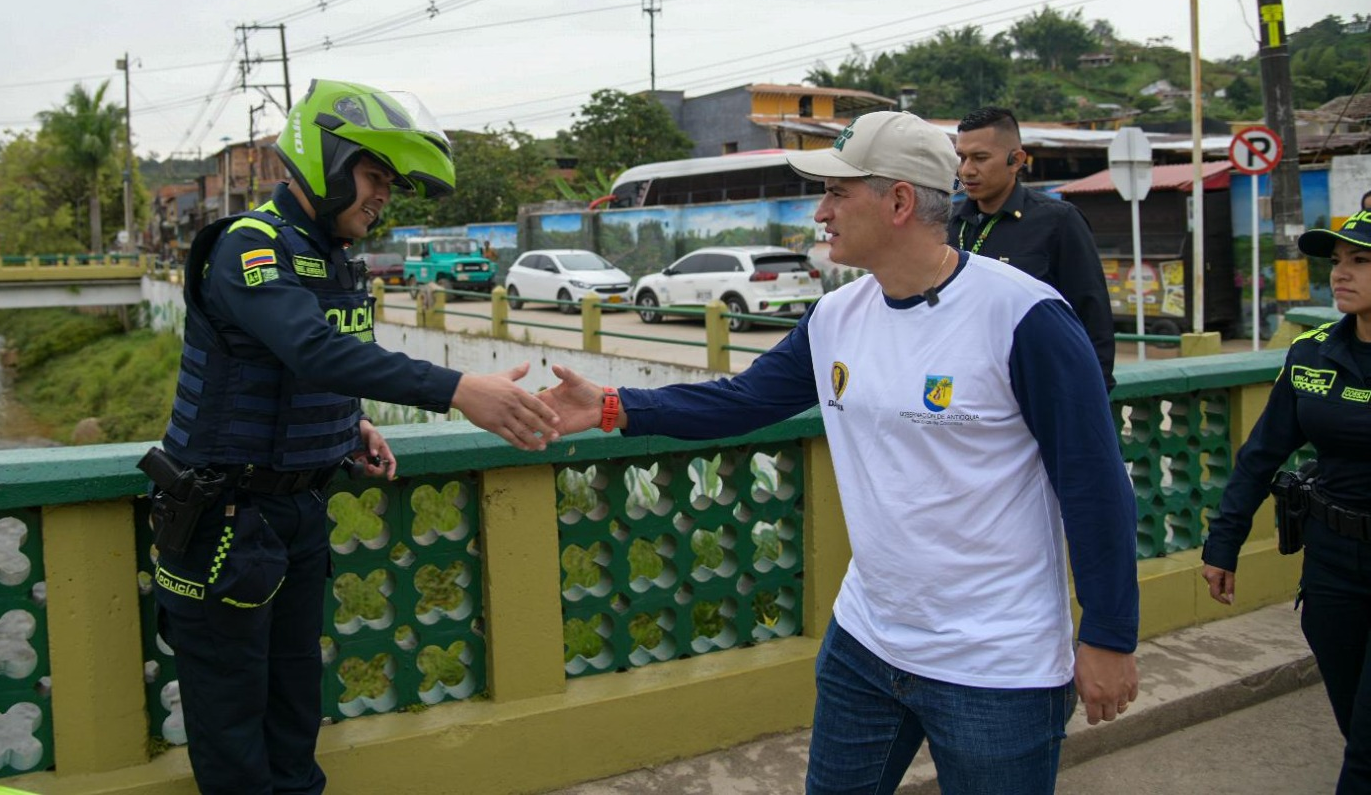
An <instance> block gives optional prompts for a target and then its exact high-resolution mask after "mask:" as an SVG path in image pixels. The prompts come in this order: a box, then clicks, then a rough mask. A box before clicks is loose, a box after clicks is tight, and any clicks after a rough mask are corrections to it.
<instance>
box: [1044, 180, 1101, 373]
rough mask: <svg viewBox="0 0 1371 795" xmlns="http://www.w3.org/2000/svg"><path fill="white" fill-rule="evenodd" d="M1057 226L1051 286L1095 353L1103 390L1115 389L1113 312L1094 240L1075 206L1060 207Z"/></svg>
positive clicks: (1065, 205)
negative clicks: (1062, 299) (1078, 323)
mask: <svg viewBox="0 0 1371 795" xmlns="http://www.w3.org/2000/svg"><path fill="white" fill-rule="evenodd" d="M1062 205H1063V209H1062V212H1061V216H1060V219H1059V222H1058V223H1057V224H1056V239H1055V241H1054V242H1055V245H1056V251H1055V252H1054V255H1053V257H1052V267H1053V268H1054V270H1055V272H1054V273H1053V274H1052V279H1053V281H1052V284H1054V285H1056V287H1057V291H1058V292H1060V293H1061V294H1062V297H1063V298H1065V299H1066V302H1067V303H1068V304H1070V305H1071V308H1072V309H1074V310H1075V311H1076V316H1077V317H1079V318H1080V320H1081V325H1083V326H1085V333H1086V336H1087V337H1089V338H1090V344H1091V346H1092V347H1093V348H1094V350H1095V359H1096V361H1098V362H1099V366H1100V371H1101V372H1102V373H1103V375H1104V380H1105V385H1106V386H1105V388H1106V390H1111V389H1113V388H1114V310H1113V307H1111V306H1110V304H1109V288H1108V286H1107V285H1106V284H1105V281H1104V266H1103V265H1101V264H1100V253H1099V250H1098V249H1096V248H1095V238H1094V236H1093V235H1091V233H1090V225H1089V224H1088V223H1086V220H1085V216H1083V215H1081V211H1080V210H1078V209H1076V207H1075V206H1074V205H1071V204H1067V203H1065V202H1063V203H1062Z"/></svg>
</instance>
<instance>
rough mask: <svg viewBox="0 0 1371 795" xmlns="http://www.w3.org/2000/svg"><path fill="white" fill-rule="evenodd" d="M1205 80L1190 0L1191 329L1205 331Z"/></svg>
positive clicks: (1195, 7) (1196, 8)
mask: <svg viewBox="0 0 1371 795" xmlns="http://www.w3.org/2000/svg"><path fill="white" fill-rule="evenodd" d="M1203 99H1204V82H1203V81H1202V80H1201V79H1200V0H1190V162H1191V163H1192V164H1193V165H1194V167H1195V176H1194V180H1193V185H1192V188H1191V191H1192V192H1191V194H1190V203H1191V204H1193V205H1194V210H1193V211H1192V215H1193V218H1194V220H1193V221H1192V222H1191V224H1190V227H1191V233H1190V240H1191V248H1192V256H1191V258H1190V260H1191V268H1190V293H1191V301H1190V314H1191V317H1192V322H1191V324H1190V330H1191V331H1193V332H1194V333H1196V334H1203V333H1204V271H1205V267H1204V103H1203Z"/></svg>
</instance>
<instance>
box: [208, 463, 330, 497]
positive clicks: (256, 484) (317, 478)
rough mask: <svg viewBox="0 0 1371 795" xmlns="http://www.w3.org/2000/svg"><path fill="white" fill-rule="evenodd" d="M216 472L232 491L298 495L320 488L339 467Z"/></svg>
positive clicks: (235, 468)
mask: <svg viewBox="0 0 1371 795" xmlns="http://www.w3.org/2000/svg"><path fill="white" fill-rule="evenodd" d="M214 469H215V470H216V471H219V472H223V473H224V474H225V475H227V476H228V482H229V483H231V484H233V486H234V487H235V488H239V489H242V490H244V491H254V492H257V493H259V494H276V495H282V494H297V493H299V492H302V491H309V490H311V489H322V488H324V487H325V486H327V485H328V482H329V481H330V480H332V479H333V474H334V473H335V472H337V471H338V467H336V466H332V467H324V468H322V469H298V470H279V469H268V468H267V467H259V466H254V465H252V464H247V465H245V466H230V467H214Z"/></svg>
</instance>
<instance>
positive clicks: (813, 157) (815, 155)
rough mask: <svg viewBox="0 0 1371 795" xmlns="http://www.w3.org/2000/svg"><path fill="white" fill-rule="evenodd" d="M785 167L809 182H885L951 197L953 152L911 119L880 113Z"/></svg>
mask: <svg viewBox="0 0 1371 795" xmlns="http://www.w3.org/2000/svg"><path fill="white" fill-rule="evenodd" d="M786 161H787V162H789V163H790V167H791V168H793V169H795V170H796V171H797V172H799V174H800V175H801V176H803V177H807V178H809V179H813V180H823V179H825V178H830V177H831V178H842V177H888V178H890V179H895V180H899V181H901V182H910V183H913V184H915V185H921V186H923V187H925V188H932V189H934V190H940V191H946V192H947V193H952V192H953V191H954V190H956V184H957V165H958V161H957V150H956V149H955V148H954V147H953V146H952V139H951V138H949V137H948V135H947V133H945V132H943V131H942V130H939V129H938V128H937V127H934V126H933V125H932V124H929V123H928V122H926V121H924V120H923V119H921V118H919V117H918V116H915V115H914V114H912V113H907V112H898V113H897V112H896V111H893V110H882V111H876V112H874V113H868V114H866V115H865V116H859V117H857V118H856V119H853V121H852V123H851V124H849V125H847V129H845V130H843V131H842V133H840V134H839V135H838V138H837V140H835V141H834V142H833V146H832V147H831V148H829V149H818V150H814V151H810V152H796V153H795V154H793V155H789V156H788V157H786Z"/></svg>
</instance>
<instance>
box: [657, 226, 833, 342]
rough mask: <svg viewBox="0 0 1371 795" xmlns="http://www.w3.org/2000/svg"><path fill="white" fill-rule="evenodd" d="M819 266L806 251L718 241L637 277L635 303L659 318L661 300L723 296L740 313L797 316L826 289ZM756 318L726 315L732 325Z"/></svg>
mask: <svg viewBox="0 0 1371 795" xmlns="http://www.w3.org/2000/svg"><path fill="white" fill-rule="evenodd" d="M823 292H824V288H823V283H822V281H821V280H820V278H819V270H818V269H817V268H815V267H814V265H813V264H811V263H810V261H809V258H808V257H807V256H805V255H804V254H797V253H795V252H794V251H791V250H790V249H786V248H780V247H779V246H718V247H715V248H702V249H698V250H696V251H692V252H690V253H689V254H687V255H685V256H684V257H681V258H680V259H678V260H676V261H675V262H673V263H671V265H670V266H669V267H667V269H666V270H664V271H662V272H661V273H654V274H651V275H648V276H644V277H643V278H641V279H639V280H638V284H637V286H636V287H635V288H634V291H633V303H635V304H637V305H638V306H639V307H640V309H639V310H638V316H639V317H640V318H642V320H643V322H644V323H658V322H661V319H662V313H661V312H654V311H652V310H653V309H654V308H656V307H659V306H703V305H705V304H707V303H709V302H710V301H714V300H716V299H717V300H719V301H722V302H723V303H724V306H725V307H727V310H728V312H730V313H732V314H741V315H777V316H781V317H798V316H800V315H803V314H804V313H805V310H806V309H808V308H809V305H810V304H812V303H814V302H815V301H817V300H819V296H821V295H823ZM751 327H752V322H751V321H749V320H746V319H743V318H736V317H731V318H729V319H728V328H729V331H747V330H748V329H749V328H751Z"/></svg>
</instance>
